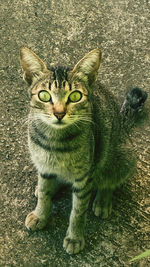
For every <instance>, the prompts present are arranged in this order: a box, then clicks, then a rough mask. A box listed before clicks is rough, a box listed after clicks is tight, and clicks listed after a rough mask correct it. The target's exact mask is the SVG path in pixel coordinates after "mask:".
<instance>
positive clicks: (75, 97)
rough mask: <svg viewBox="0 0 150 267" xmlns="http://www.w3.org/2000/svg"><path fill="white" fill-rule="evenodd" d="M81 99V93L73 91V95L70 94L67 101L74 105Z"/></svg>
mask: <svg viewBox="0 0 150 267" xmlns="http://www.w3.org/2000/svg"><path fill="white" fill-rule="evenodd" d="M81 98H82V93H81V92H80V91H74V92H73V93H71V94H70V96H69V98H68V99H69V101H71V102H73V103H75V102H78V101H80V100H81Z"/></svg>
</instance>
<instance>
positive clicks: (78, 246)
mask: <svg viewBox="0 0 150 267" xmlns="http://www.w3.org/2000/svg"><path fill="white" fill-rule="evenodd" d="M84 246H85V241H84V237H80V238H71V237H70V236H69V235H67V236H66V237H65V239H64V243H63V248H64V249H65V250H66V252H67V253H68V254H77V253H79V252H80V251H81V250H83V248H84Z"/></svg>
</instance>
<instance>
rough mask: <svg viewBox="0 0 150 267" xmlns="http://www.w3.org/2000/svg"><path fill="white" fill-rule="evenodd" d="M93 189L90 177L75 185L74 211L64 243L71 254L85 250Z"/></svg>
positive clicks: (77, 181)
mask: <svg viewBox="0 0 150 267" xmlns="http://www.w3.org/2000/svg"><path fill="white" fill-rule="evenodd" d="M91 189H92V179H91V178H88V177H84V178H82V179H77V180H76V181H75V183H74V185H73V204H72V211H71V215H70V221H69V227H68V230H67V234H66V237H65V239H64V243H63V247H64V249H65V250H66V252H67V253H69V254H76V253H79V252H80V251H81V250H83V248H84V245H85V241H84V231H85V223H86V216H87V209H88V205H89V201H90V196H91Z"/></svg>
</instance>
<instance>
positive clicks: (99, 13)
mask: <svg viewBox="0 0 150 267" xmlns="http://www.w3.org/2000/svg"><path fill="white" fill-rule="evenodd" d="M149 15H150V2H149V0H142V1H141V0H132V1H131V0H124V1H123V0H101V1H99V0H93V1H87V0H83V1H77V0H68V1H67V0H60V1H57V0H51V1H50V0H45V1H36V0H32V1H30V0H1V9H0V20H1V24H0V25H1V27H0V83H1V85H0V90H1V96H0V116H1V120H0V126H1V131H0V135H1V138H0V145H1V150H0V163H1V203H2V204H1V210H0V213H1V223H0V227H1V232H0V234H1V252H0V257H1V260H0V266H2V267H4V266H11V267H20V266H33V267H40V266H52V267H53V266H54V267H55V266H82V267H89V266H100V267H102V266H103V267H104V266H105V267H109V266H111V267H114V266H119V267H123V266H143V267H145V266H150V258H145V259H143V260H140V261H137V262H135V263H132V264H131V265H130V264H129V260H130V259H131V258H132V257H134V256H136V255H138V254H140V253H142V252H144V251H145V250H147V249H149V248H150V195H149V193H150V124H149V122H147V124H145V125H144V126H142V127H141V128H140V129H137V130H136V131H135V133H134V135H133V147H134V149H135V150H136V151H137V155H138V167H137V172H136V174H135V176H134V177H133V178H132V179H131V180H130V181H128V183H127V184H126V185H125V186H124V187H123V188H121V189H120V190H118V191H117V192H116V194H115V196H114V207H113V212H112V216H111V218H110V219H109V220H101V219H99V218H96V217H95V216H94V215H93V213H92V211H91V209H90V208H89V213H88V222H87V227H86V228H87V229H86V240H87V243H86V247H85V249H84V251H83V252H82V253H80V254H78V255H75V256H69V255H67V254H66V252H65V251H64V250H63V248H62V242H63V238H64V236H65V232H66V228H67V226H68V219H69V213H70V210H71V193H70V191H69V188H67V189H65V190H64V191H62V192H61V193H60V194H59V195H58V196H57V197H56V198H55V200H54V206H53V210H52V217H51V220H50V223H49V225H48V226H47V228H46V229H45V230H44V231H41V232H36V233H33V234H30V233H28V232H27V230H26V229H25V226H24V220H25V217H26V215H27V214H28V212H29V211H31V210H32V209H33V208H34V206H35V204H36V199H35V197H34V187H35V185H36V180H37V175H36V171H35V169H34V167H33V165H32V164H31V162H30V159H29V153H28V148H27V123H26V121H27V119H26V118H27V114H28V103H29V101H28V97H27V86H26V85H25V84H24V83H23V81H22V71H21V67H20V62H19V56H18V55H19V48H20V47H21V46H28V47H30V48H32V49H33V50H34V51H35V52H36V53H37V54H39V55H40V56H41V58H42V59H43V60H45V61H46V62H49V64H55V63H60V64H64V65H69V66H73V65H74V64H75V63H76V62H77V61H78V60H79V59H80V58H82V56H83V55H84V54H85V53H87V52H88V51H90V50H91V49H93V48H96V47H101V49H102V51H103V59H102V64H101V69H100V72H99V79H100V80H101V81H102V83H103V84H104V85H105V86H106V87H108V88H109V90H111V91H113V92H114V94H115V95H116V96H117V97H118V99H119V101H120V103H121V102H122V99H123V98H124V95H125V91H126V90H127V89H129V88H132V87H135V86H138V87H140V88H142V89H144V90H146V91H147V92H149V95H150V87H149V82H150V81H149V71H150V43H149V40H150V28H149V27H150V21H149V18H150V16H149ZM148 101H149V99H148Z"/></svg>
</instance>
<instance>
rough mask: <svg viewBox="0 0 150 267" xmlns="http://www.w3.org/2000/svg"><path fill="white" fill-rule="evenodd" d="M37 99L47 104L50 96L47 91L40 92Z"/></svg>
mask: <svg viewBox="0 0 150 267" xmlns="http://www.w3.org/2000/svg"><path fill="white" fill-rule="evenodd" d="M38 97H39V99H40V100H41V101H43V102H49V101H50V100H51V95H50V94H49V93H48V92H47V91H44V90H43V91H40V92H39V93H38Z"/></svg>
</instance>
